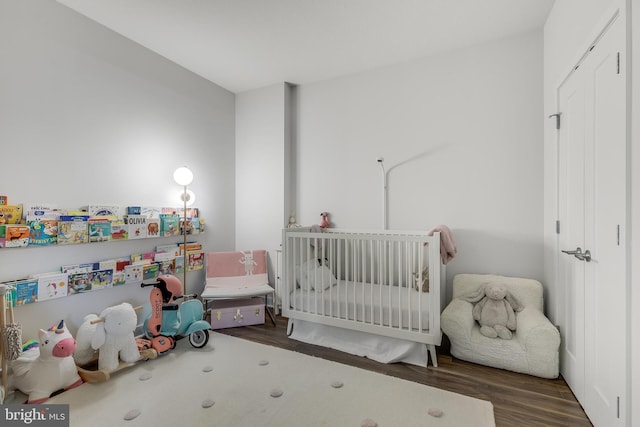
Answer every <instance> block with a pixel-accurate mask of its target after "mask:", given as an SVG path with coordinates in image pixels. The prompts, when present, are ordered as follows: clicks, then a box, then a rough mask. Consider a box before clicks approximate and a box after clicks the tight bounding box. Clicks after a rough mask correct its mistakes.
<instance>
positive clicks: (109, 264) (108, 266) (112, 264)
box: [96, 259, 118, 270]
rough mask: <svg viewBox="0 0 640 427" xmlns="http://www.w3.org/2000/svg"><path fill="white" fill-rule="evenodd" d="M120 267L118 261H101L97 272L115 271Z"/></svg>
mask: <svg viewBox="0 0 640 427" xmlns="http://www.w3.org/2000/svg"><path fill="white" fill-rule="evenodd" d="M117 266H118V260H117V259H108V260H105V261H100V262H99V263H98V268H97V269H96V270H115V269H116V268H117Z"/></svg>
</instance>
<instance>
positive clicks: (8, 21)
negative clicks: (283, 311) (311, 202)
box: [0, 0, 235, 338]
mask: <svg viewBox="0 0 640 427" xmlns="http://www.w3.org/2000/svg"><path fill="white" fill-rule="evenodd" d="M0 52H2V66H0V93H1V96H0V141H1V144H2V154H1V157H2V160H3V162H2V163H3V164H2V167H1V168H0V182H1V183H2V185H0V193H1V194H5V195H8V196H9V198H10V202H11V203H24V204H27V205H28V204H32V203H54V204H56V205H57V206H58V207H60V208H71V209H75V208H79V207H80V206H85V205H88V204H108V205H120V206H129V205H151V206H173V205H174V204H175V202H174V200H175V198H176V197H177V194H178V193H179V192H180V190H181V188H180V187H178V186H177V185H176V184H175V183H174V182H173V178H172V173H173V171H174V169H175V168H177V167H178V166H182V165H188V166H189V167H190V168H191V169H192V170H193V172H194V175H195V178H194V181H193V184H192V185H190V189H192V190H193V191H194V192H195V193H196V197H197V201H196V205H195V206H197V207H199V208H200V209H201V212H202V215H203V216H204V217H205V219H206V225H207V233H206V234H204V235H202V236H200V237H199V238H198V240H199V241H200V242H201V243H203V245H204V247H205V249H208V250H211V249H231V248H233V245H234V239H235V236H234V227H233V224H234V204H235V192H234V186H233V181H234V176H235V172H234V162H235V152H234V114H235V96H234V95H233V94H232V93H230V92H228V91H226V90H224V89H222V88H220V87H218V86H216V85H214V84H212V83H210V82H208V81H206V80H204V79H202V78H200V77H198V76H196V75H194V74H192V73H190V72H188V71H186V70H185V69H183V68H181V67H178V66H177V65H175V64H174V63H171V62H170V61H168V60H166V59H163V58H161V57H160V56H158V55H156V54H154V53H152V52H150V51H148V50H146V49H144V48H142V47H140V46H139V45H137V44H135V43H133V42H131V41H129V40H127V39H125V38H123V37H121V36H119V35H117V34H116V33H114V32H112V31H109V30H107V29H105V28H104V27H102V26H100V25H98V24H96V23H94V22H93V21H90V20H88V19H87V18H85V17H83V16H81V15H79V14H77V13H76V12H73V11H71V10H70V9H67V8H66V7H64V6H62V5H60V4H58V3H57V2H52V1H48V0H30V1H28V2H19V1H11V0H1V1H0ZM180 240H181V238H164V239H149V240H143V241H128V242H110V243H103V244H87V245H77V246H67V247H64V246H60V247H44V248H27V249H13V250H9V249H2V250H0V280H10V279H18V278H22V277H25V276H26V275H27V274H29V273H39V272H47V271H53V270H56V269H59V267H60V265H63V264H72V263H78V262H91V261H99V260H103V259H108V258H111V257H116V256H124V255H129V254H131V253H137V252H143V251H149V250H152V249H153V248H154V247H155V245H157V244H161V243H162V244H165V243H174V242H178V241H180ZM202 283H203V275H202V274H201V273H192V274H190V276H189V290H190V291H194V290H195V291H197V290H198V289H199V288H201V287H202ZM147 296H148V289H145V290H141V289H140V288H139V287H126V286H123V287H118V288H115V289H109V290H105V291H100V292H95V293H88V294H84V295H74V296H71V297H68V298H64V299H59V300H55V301H46V302H41V303H37V304H32V305H28V306H24V307H18V309H17V311H16V315H17V317H18V320H19V321H20V322H21V323H22V325H23V331H24V334H25V338H28V337H29V336H31V337H34V336H35V334H36V333H37V330H38V329H39V328H46V327H48V326H50V325H51V324H53V323H54V322H57V321H59V320H60V319H61V318H63V319H65V320H66V321H67V322H68V323H69V325H70V326H71V327H72V329H73V328H74V327H77V326H78V325H79V323H80V322H81V320H82V317H83V316H84V315H85V314H87V313H90V312H98V313H99V312H100V311H101V310H102V309H104V308H106V307H108V306H109V305H113V304H116V303H119V302H122V301H128V302H131V303H132V304H135V305H137V304H141V303H144V302H145V301H146V299H147Z"/></svg>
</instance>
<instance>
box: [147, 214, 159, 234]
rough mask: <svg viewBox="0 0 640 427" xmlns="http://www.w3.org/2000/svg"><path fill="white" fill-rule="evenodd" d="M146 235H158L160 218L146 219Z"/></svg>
mask: <svg viewBox="0 0 640 427" xmlns="http://www.w3.org/2000/svg"><path fill="white" fill-rule="evenodd" d="M147 235H148V237H160V218H148V219H147Z"/></svg>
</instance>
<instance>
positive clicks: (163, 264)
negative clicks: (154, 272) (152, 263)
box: [157, 258, 176, 274]
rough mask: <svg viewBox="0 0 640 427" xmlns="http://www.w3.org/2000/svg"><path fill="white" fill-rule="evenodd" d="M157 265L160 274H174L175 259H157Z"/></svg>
mask: <svg viewBox="0 0 640 427" xmlns="http://www.w3.org/2000/svg"><path fill="white" fill-rule="evenodd" d="M157 264H158V267H159V269H160V274H175V273H176V259H175V258H173V259H167V260H162V261H157Z"/></svg>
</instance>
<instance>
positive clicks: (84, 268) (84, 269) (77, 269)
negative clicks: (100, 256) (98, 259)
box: [60, 262, 97, 274]
mask: <svg viewBox="0 0 640 427" xmlns="http://www.w3.org/2000/svg"><path fill="white" fill-rule="evenodd" d="M96 268H97V266H96V265H95V263H92V262H89V263H84V264H69V265H63V266H62V267H60V272H62V273H69V274H72V273H88V272H90V271H93V270H95V269H96Z"/></svg>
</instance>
